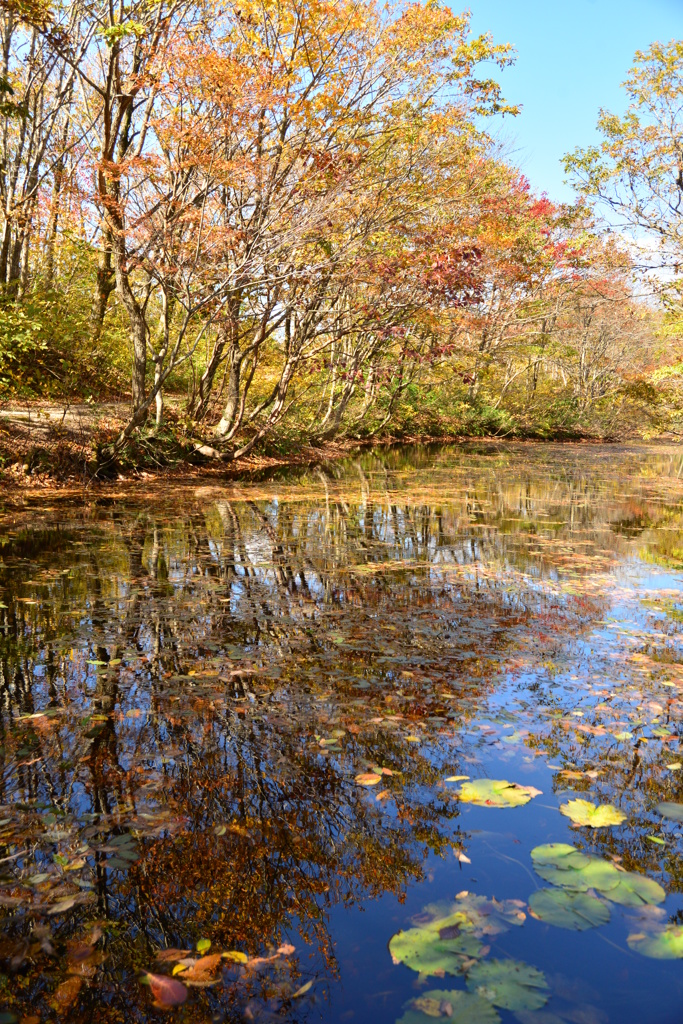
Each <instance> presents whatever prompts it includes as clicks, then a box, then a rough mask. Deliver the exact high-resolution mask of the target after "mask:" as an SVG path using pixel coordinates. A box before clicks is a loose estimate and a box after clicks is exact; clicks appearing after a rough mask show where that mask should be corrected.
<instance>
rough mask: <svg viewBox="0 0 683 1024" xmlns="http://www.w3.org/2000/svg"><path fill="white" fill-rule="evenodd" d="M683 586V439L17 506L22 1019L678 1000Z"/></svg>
mask: <svg viewBox="0 0 683 1024" xmlns="http://www.w3.org/2000/svg"><path fill="white" fill-rule="evenodd" d="M682 580H683V452H681V450H680V449H679V448H674V447H671V448H668V447H656V448H655V447H633V448H616V447H603V448H585V447H578V446H576V447H575V446H514V445H512V446H502V445H496V446H487V445H479V446H466V447H453V448H445V449H404V450H399V449H397V450H392V451H388V452H372V453H368V454H363V455H362V456H360V457H358V458H357V459H354V460H349V461H347V462H343V463H335V464H331V465H325V466H321V467H318V468H314V469H307V470H306V471H305V472H301V471H298V472H296V473H290V474H282V475H281V476H279V477H277V478H273V479H270V480H267V481H262V482H260V483H253V484H242V485H240V486H236V485H233V484H226V485H225V487H220V486H213V485H212V486H210V487H199V488H194V487H189V488H187V489H185V490H183V489H182V488H179V489H176V490H171V489H170V488H169V487H168V486H167V487H166V488H165V489H158V490H153V491H150V492H149V493H143V492H142V491H140V492H138V493H135V492H133V493H132V496H131V494H128V495H126V494H123V493H121V494H118V493H117V492H115V491H111V490H105V491H102V492H100V493H96V494H91V495H86V497H85V499H83V500H74V499H68V500H67V499H62V498H60V497H59V496H55V495H51V496H50V497H49V498H42V499H28V498H27V499H23V500H22V501H19V500H18V499H14V500H11V499H10V497H9V496H7V495H6V496H4V497H1V496H0V698H1V703H0V730H1V735H0V743H1V746H0V767H1V769H2V776H1V780H2V781H1V786H2V790H1V791H0V804H1V806H0V859H1V862H0V916H1V918H2V930H1V934H0V1021H12V1020H17V1021H24V1022H26V1024H38V1022H43V1021H65V1020H66V1021H74V1022H90V1021H92V1020H98V1021H101V1022H103V1024H109V1022H114V1021H156V1020H169V1019H171V1020H177V1021H184V1022H200V1024H203V1022H207V1024H208V1022H210V1021H217V1022H218V1021H244V1020H247V1021H256V1022H258V1021H263V1022H266V1021H280V1022H294V1021H299V1022H302V1024H303V1022H314V1021H321V1020H323V1021H325V1022H329V1024H394V1022H395V1021H399V1020H400V1021H402V1022H403V1024H433V1022H434V1021H442V1022H444V1024H448V1022H449V1021H450V1022H452V1024H495V1022H496V1021H503V1022H511V1021H519V1022H521V1024H630V1022H633V1024H679V1022H680V1021H682V1020H683V962H682V961H681V960H680V959H678V957H683V898H682V895H681V894H682V890H683V859H682V853H683V806H681V804H683V767H682V764H683V750H682V749H681V747H680V743H681V739H680V734H681V722H682V720H683V701H682V688H683V645H682V643H681V641H682V632H681V631H682V628H683V593H682V592H681V582H682ZM492 780H496V781H498V782H501V783H510V784H513V785H499V786H491V785H487V784H488V783H490V782H491V781H492ZM473 784H474V785H473ZM576 800H578V801H585V802H587V803H581V804H574V803H572V801H576ZM499 805H500V806H499ZM605 807H606V810H605V809H603V810H596V808H605ZM547 844H567V845H566V846H560V847H558V846H556V845H554V846H550V847H548V846H547ZM568 847H573V848H574V849H569V848H568ZM539 848H540V849H539ZM532 851H533V856H532ZM590 858H592V859H590ZM198 944H199V945H198ZM209 944H210V945H209ZM143 972H145V973H143ZM150 975H151V977H150ZM173 975H174V977H175V981H174V982H168V981H166V980H165V978H166V977H168V978H170V977H172V976H173ZM144 981H147V984H144V983H143V982H144ZM181 1000H184V1001H183V1002H182V1003H181ZM155 1003H156V1004H158V1005H155ZM174 1003H178V1004H180V1005H175V1006H170V1005H169V1004H174ZM3 1012H4V1014H5V1015H4V1016H3Z"/></svg>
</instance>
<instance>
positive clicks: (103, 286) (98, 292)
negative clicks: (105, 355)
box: [90, 232, 116, 344]
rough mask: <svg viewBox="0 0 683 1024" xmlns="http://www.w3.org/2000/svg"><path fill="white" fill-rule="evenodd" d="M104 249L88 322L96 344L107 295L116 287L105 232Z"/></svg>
mask: <svg viewBox="0 0 683 1024" xmlns="http://www.w3.org/2000/svg"><path fill="white" fill-rule="evenodd" d="M103 243H104V250H103V252H102V254H101V256H100V262H99V265H98V267H97V283H96V286H95V294H94V295H93V301H92V308H91V311H90V324H91V327H92V334H93V341H94V342H95V343H96V344H97V342H99V340H100V337H101V335H102V327H103V325H104V317H105V315H106V312H107V306H108V304H109V296H110V295H111V293H112V292H113V291H114V288H115V287H116V276H115V274H114V268H113V266H112V258H111V256H112V254H111V236H110V234H109V232H106V233H105V235H104V238H103Z"/></svg>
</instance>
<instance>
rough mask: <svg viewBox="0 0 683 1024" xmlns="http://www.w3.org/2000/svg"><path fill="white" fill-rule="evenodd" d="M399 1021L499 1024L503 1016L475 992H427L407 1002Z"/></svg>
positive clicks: (398, 1023)
mask: <svg viewBox="0 0 683 1024" xmlns="http://www.w3.org/2000/svg"><path fill="white" fill-rule="evenodd" d="M406 1007H407V1009H406V1012H405V1013H404V1014H403V1016H402V1017H401V1018H400V1019H399V1020H398V1021H397V1022H396V1024H434V1021H435V1020H439V1021H443V1022H444V1024H498V1021H499V1020H500V1017H499V1016H498V1013H497V1012H496V1011H495V1010H494V1008H493V1007H492V1006H491V1003H489V1002H487V1001H486V1000H485V999H482V997H481V996H478V995H477V994H476V993H474V992H457V991H456V992H439V991H435V992H425V994H424V995H422V996H418V997H417V998H416V999H411V1001H410V1002H409V1003H407V1004H406Z"/></svg>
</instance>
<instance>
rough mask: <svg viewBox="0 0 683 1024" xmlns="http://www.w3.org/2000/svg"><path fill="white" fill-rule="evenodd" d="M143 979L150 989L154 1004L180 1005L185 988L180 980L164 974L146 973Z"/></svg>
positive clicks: (183, 1000)
mask: <svg viewBox="0 0 683 1024" xmlns="http://www.w3.org/2000/svg"><path fill="white" fill-rule="evenodd" d="M145 980H146V982H147V984H148V985H149V987H150V988H151V990H152V995H153V996H154V1004H155V1006H162V1007H164V1006H182V1004H183V1003H184V1002H185V1000H186V999H187V989H186V988H185V986H184V985H183V984H182V982H180V981H176V979H175V978H169V977H168V976H167V975H166V974H146V975H145Z"/></svg>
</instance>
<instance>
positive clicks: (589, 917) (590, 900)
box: [529, 889, 610, 932]
mask: <svg viewBox="0 0 683 1024" xmlns="http://www.w3.org/2000/svg"><path fill="white" fill-rule="evenodd" d="M529 907H530V909H531V910H532V911H533V913H534V916H535V917H538V918H540V919H541V921H545V922H546V923H547V924H553V925H555V927H556V928H569V929H570V931H574V932H585V931H587V930H588V929H589V928H597V927H598V925H601V924H607V922H608V921H609V919H610V911H609V907H608V906H606V905H605V904H604V903H603V902H602V901H601V900H599V899H596V897H595V896H589V895H588V893H585V892H569V891H567V890H565V889H539V890H538V891H537V892H535V893H532V895H531V896H530V897H529Z"/></svg>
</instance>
